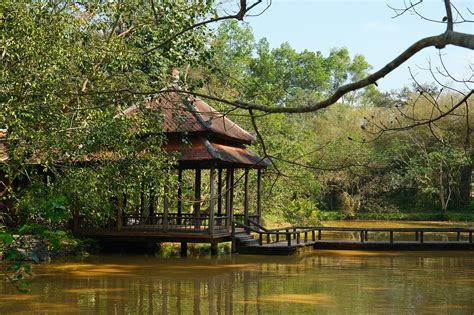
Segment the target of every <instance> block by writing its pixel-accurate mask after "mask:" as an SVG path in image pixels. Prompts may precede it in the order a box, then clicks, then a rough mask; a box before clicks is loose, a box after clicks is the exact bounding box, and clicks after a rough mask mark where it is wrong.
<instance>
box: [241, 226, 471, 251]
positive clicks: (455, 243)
mask: <svg viewBox="0 0 474 315" xmlns="http://www.w3.org/2000/svg"><path fill="white" fill-rule="evenodd" d="M248 228H249V229H247V232H251V233H252V235H253V236H254V237H256V239H253V240H254V241H251V240H249V239H248V236H250V234H249V233H245V232H240V233H241V234H240V237H242V238H244V239H245V242H243V243H242V244H241V246H237V248H236V250H237V252H239V253H242V254H260V255H289V254H293V253H295V252H297V251H298V250H299V249H301V248H305V247H312V248H314V249H353V250H474V243H473V233H474V229H470V228H342V227H289V228H281V229H273V230H268V229H265V228H263V227H261V226H259V228H258V229H256V228H253V227H248ZM348 233H349V236H350V237H351V239H347V234H348ZM245 235H247V237H245Z"/></svg>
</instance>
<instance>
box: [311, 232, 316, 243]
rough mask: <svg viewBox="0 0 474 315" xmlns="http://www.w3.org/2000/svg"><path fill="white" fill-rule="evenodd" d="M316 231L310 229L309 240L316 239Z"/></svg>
mask: <svg viewBox="0 0 474 315" xmlns="http://www.w3.org/2000/svg"><path fill="white" fill-rule="evenodd" d="M315 232H316V231H315V230H312V231H311V240H312V241H313V242H314V241H315V240H316V233H315Z"/></svg>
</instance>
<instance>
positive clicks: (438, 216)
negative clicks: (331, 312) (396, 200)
mask: <svg viewBox="0 0 474 315" xmlns="http://www.w3.org/2000/svg"><path fill="white" fill-rule="evenodd" d="M319 219H320V220H321V221H322V222H324V221H338V220H343V219H344V218H343V216H342V214H341V211H339V210H321V211H320V213H319ZM353 220H383V221H456V222H474V211H473V210H472V209H469V210H467V211H466V210H465V211H456V210H452V211H448V220H445V219H444V218H443V215H442V213H441V211H440V210H419V209H417V210H409V209H402V210H396V211H386V212H384V211H382V212H369V211H363V212H362V211H361V212H358V213H357V214H356V216H355V218H354V219H353ZM264 225H265V226H266V227H269V228H278V227H283V226H288V225H292V224H289V223H288V222H285V220H284V219H283V218H282V217H281V216H280V215H277V214H267V215H264Z"/></svg>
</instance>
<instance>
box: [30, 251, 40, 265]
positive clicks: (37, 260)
mask: <svg viewBox="0 0 474 315" xmlns="http://www.w3.org/2000/svg"><path fill="white" fill-rule="evenodd" d="M28 258H29V259H31V260H33V261H34V262H35V263H37V264H38V263H39V258H38V255H36V253H35V252H28Z"/></svg>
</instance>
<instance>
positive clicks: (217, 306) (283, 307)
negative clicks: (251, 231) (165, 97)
mask: <svg viewBox="0 0 474 315" xmlns="http://www.w3.org/2000/svg"><path fill="white" fill-rule="evenodd" d="M35 274H36V276H35V278H34V280H33V283H32V290H31V293H29V294H26V295H23V294H18V293H16V292H15V291H14V289H12V288H11V287H10V286H9V285H8V284H6V283H0V293H1V294H0V313H1V314H30V313H31V314H33V313H34V314H69V313H71V314H74V313H83V314H381V313H384V314H386V313H388V314H407V313H411V314H439V313H450V314H451V313H452V314H472V313H473V312H474V253H473V252H365V251H309V252H308V251H307V252H305V253H304V254H302V255H300V256H293V257H263V256H244V255H242V256H239V255H234V256H223V257H216V258H183V259H182V258H166V259H165V258H156V257H151V256H140V255H133V256H132V255H127V256H118V255H102V256H96V257H88V258H84V259H79V260H78V259H75V260H70V261H64V262H57V263H52V264H49V265H41V266H36V267H35Z"/></svg>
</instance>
